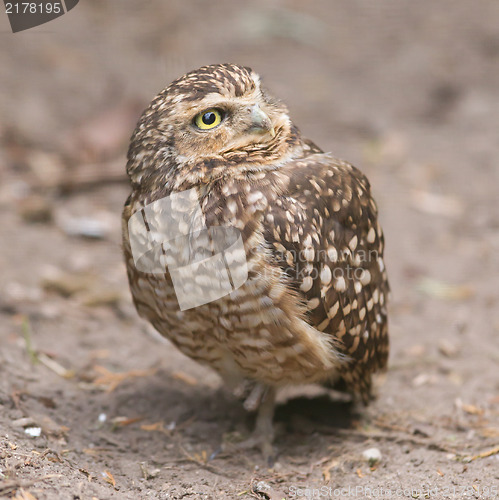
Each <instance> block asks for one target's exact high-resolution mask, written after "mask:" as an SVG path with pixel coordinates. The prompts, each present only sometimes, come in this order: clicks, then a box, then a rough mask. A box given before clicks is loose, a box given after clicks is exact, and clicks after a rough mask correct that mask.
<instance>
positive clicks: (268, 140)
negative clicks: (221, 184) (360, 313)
mask: <svg viewBox="0 0 499 500" xmlns="http://www.w3.org/2000/svg"><path fill="white" fill-rule="evenodd" d="M291 128H292V126H291V122H290V119H289V116H288V111H287V108H286V107H285V106H284V105H283V104H282V103H280V102H279V101H277V100H276V99H274V98H273V97H271V96H270V95H269V94H268V93H267V92H266V91H265V90H264V89H263V88H262V86H261V84H260V77H259V76H258V75H257V74H256V73H254V72H253V71H252V70H251V69H250V68H246V67H243V66H238V65H235V64H217V65H211V66H203V67H202V68H200V69H198V70H195V71H191V72H190V73H187V74H186V75H184V76H182V77H181V78H179V79H177V80H175V81H174V82H172V83H171V84H170V85H169V86H168V87H167V88H166V89H164V90H163V91H162V92H160V93H159V94H158V95H157V96H156V98H155V99H154V100H153V101H152V102H151V104H150V105H149V107H148V108H147V109H146V110H145V111H144V113H143V114H142V117H141V118H140V120H139V123H138V124H137V128H136V130H135V132H134V134H133V136H132V140H131V145H130V149H129V152H128V165H127V171H128V174H129V176H130V178H131V180H132V183H135V184H138V183H141V182H143V181H144V180H145V179H146V178H149V179H150V178H151V177H153V176H154V175H156V176H159V175H161V176H162V178H164V180H169V179H170V178H172V177H174V176H175V175H178V174H179V173H180V172H185V171H189V172H191V173H192V172H194V171H196V172H198V173H202V172H204V174H205V175H206V174H207V173H208V174H209V173H210V172H211V173H212V172H213V167H214V166H215V165H217V164H218V163H221V164H224V165H227V163H230V162H233V163H237V164H240V165H241V164H243V163H244V164H246V165H248V164H253V165H257V164H258V165H260V166H261V165H262V164H264V163H268V162H269V161H276V160H278V159H279V157H280V156H281V155H283V154H284V149H285V148H284V146H285V144H286V141H288V143H289V140H288V139H289V135H290V132H291ZM203 165H211V167H212V170H211V171H210V170H209V169H208V168H202V166H203Z"/></svg>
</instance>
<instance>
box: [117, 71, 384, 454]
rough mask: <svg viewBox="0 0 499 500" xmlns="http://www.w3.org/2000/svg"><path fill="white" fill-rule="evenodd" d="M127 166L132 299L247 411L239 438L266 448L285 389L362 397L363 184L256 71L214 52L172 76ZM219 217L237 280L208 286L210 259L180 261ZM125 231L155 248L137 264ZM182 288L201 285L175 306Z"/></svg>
mask: <svg viewBox="0 0 499 500" xmlns="http://www.w3.org/2000/svg"><path fill="white" fill-rule="evenodd" d="M127 173H128V176H129V179H130V183H131V194H130V196H129V197H128V200H127V201H126V204H125V207H124V211H123V248H124V255H125V262H126V267H127V272H128V280H129V284H130V290H131V294H132V297H133V301H134V303H135V306H136V309H137V311H138V313H139V315H140V316H142V317H143V318H145V319H146V320H148V321H149V322H150V323H151V324H152V325H153V326H154V327H155V328H156V329H157V331H158V332H159V333H160V334H161V335H163V336H165V337H166V338H168V339H169V340H170V341H171V342H172V343H173V344H174V345H175V346H176V347H177V348H178V349H179V350H180V351H181V352H183V353H184V354H186V355H187V356H189V357H190V358H192V359H194V360H196V361H198V362H200V363H202V364H204V365H207V366H209V367H211V368H212V369H214V370H215V371H216V372H217V373H218V374H219V375H220V376H221V377H222V379H223V380H224V381H225V382H226V384H227V385H228V386H229V387H231V388H232V389H233V390H234V391H235V392H236V393H237V394H239V395H242V396H244V398H245V403H244V405H245V407H246V408H247V409H248V410H254V411H257V416H256V425H255V430H254V433H253V435H252V437H251V438H249V439H248V440H247V441H245V442H244V446H257V447H260V448H261V450H262V452H263V454H264V456H266V457H271V456H272V452H273V447H272V442H273V437H274V435H273V425H272V420H273V413H274V406H275V396H276V392H277V391H278V390H279V388H281V387H283V386H286V385H290V384H292V385H297V384H308V383H316V384H321V385H324V386H326V387H333V386H334V387H341V388H342V389H344V390H345V391H347V392H349V393H350V394H352V395H353V396H355V397H357V398H358V399H360V400H362V401H363V402H364V403H367V402H368V401H369V400H370V398H371V392H372V391H371V387H372V376H373V374H374V373H375V372H377V371H379V370H383V369H384V368H385V367H386V364H387V358H388V330H387V309H386V307H387V299H388V293H389V286H388V281H387V275H386V271H385V265H384V261H383V250H384V238H383V233H382V230H381V227H380V224H379V221H378V214H377V207H376V204H375V202H374V200H373V198H372V196H371V191H370V185H369V182H368V180H367V178H366V177H365V176H364V175H363V174H362V173H361V172H360V171H359V170H357V169H356V168H355V167H353V166H352V165H350V164H349V163H347V162H345V161H342V160H339V159H336V158H335V157H333V156H332V155H331V154H329V153H325V152H323V151H322V150H321V149H320V148H319V147H318V146H316V145H315V144H314V143H313V142H312V141H310V140H308V139H306V138H304V137H303V136H302V135H301V133H300V131H299V129H298V128H297V127H296V126H295V124H294V123H293V122H292V121H291V119H290V117H289V114H288V110H287V108H286V106H285V105H284V104H283V103H282V102H280V101H279V100H277V99H275V98H274V97H272V96H271V95H270V94H269V93H268V92H267V90H266V89H265V88H264V87H263V86H262V84H261V82H260V78H259V76H258V75H257V74H256V73H255V72H253V71H252V70H251V69H250V68H247V67H243V66H239V65H235V64H218V65H210V66H204V67H202V68H200V69H198V70H195V71H192V72H190V73H187V74H186V75H184V76H182V77H181V78H179V79H177V80H175V81H174V82H172V83H171V84H170V85H169V86H168V87H166V89H164V90H163V91H162V92H160V93H159V94H158V95H157V96H156V97H155V98H154V100H153V101H152V102H151V104H150V105H149V107H148V108H147V109H146V110H145V111H144V113H143V114H142V116H141V118H140V120H139V122H138V124H137V127H136V129H135V131H134V133H133V135H132V138H131V143H130V147H129V151H128V162H127ZM185 193H188V195H185ZM184 195H185V196H184ZM172 200H177V201H175V202H174V201H172ZM178 200H184V202H185V200H191V201H192V203H190V202H187V203H178ZM163 201H164V203H163ZM177 214H180V216H178V217H177ZM137 217H138V218H139V219H138V220H139V222H141V224H138V225H137V224H135V223H132V222H133V221H135V222H136V221H137ZM172 221H173V222H172ZM175 224H177V225H175ZM134 228H135V229H134ZM137 228H138V229H137ZM216 229H219V230H222V229H223V230H224V231H229V230H232V231H233V235H235V237H234V238H233V240H231V241H235V242H236V243H238V244H239V247H238V248H239V250H241V251H240V252H239V254H238V255H239V260H238V259H237V258H235V257H234V255H232V256H230V255H229V257H231V259H232V261H237V260H238V262H239V264H238V266H237V270H236V273H235V274H236V275H237V276H238V280H237V283H235V282H232V281H230V284H231V287H229V289H228V290H226V293H220V294H218V295H217V296H216V297H215V298H211V296H210V295H209V290H210V289H212V288H213V287H215V288H216V287H217V286H219V283H217V280H222V275H223V273H221V272H219V271H220V269H218V270H216V269H215V267H217V265H218V264H214V263H213V262H212V260H210V258H206V259H205V261H204V264H203V265H201V264H199V262H198V265H197V267H194V268H193V267H192V266H191V267H189V266H188V265H187V264H188V263H189V262H191V261H196V252H197V250H199V248H196V247H199V246H203V245H200V243H199V241H200V240H204V239H203V238H201V237H199V236H197V237H194V236H192V235H193V234H197V235H199V234H200V233H203V231H204V233H207V232H209V231H214V230H216ZM210 234H212V235H213V234H215V233H213V232H212V233H210ZM220 234H221V233H220ZM224 234H225V233H224ZM179 235H180V236H179ZM137 239H139V240H141V241H142V242H146V246H147V242H153V243H154V244H152V245H151V248H152V247H154V245H155V248H156V251H154V249H153V250H152V251H151V252H152V253H151V252H149V253H150V254H151V255H150V256H149V257H147V258H148V259H149V260H148V263H149V264H148V265H142V266H141V265H138V259H137V256H136V255H134V241H136V240H137ZM212 239H213V238H212ZM222 240H223V241H222V243H221V245H219V246H221V247H223V246H224V245H225V244H230V243H231V241H227V238H225V239H224V238H222ZM172 242H173V243H172ZM147 248H149V247H147ZM205 250H206V248H205ZM215 250H216V252H213V255H214V257H217V255H218V256H220V255H222V254H223V248H216V249H215ZM172 255H173V257H172ZM206 255H208V257H209V255H210V254H209V252H208V253H207V254H206ZM206 255H205V256H206ZM175 256H176V257H175ZM241 256H242V257H243V259H241ZM231 259H229V258H228V257H227V259H226V261H225V264H226V265H228V266H229V267H230V264H231V263H230V262H228V261H229V260H231ZM198 260H199V259H198ZM172 262H173V263H174V264H175V265H172ZM217 262H220V259H218V260H217ZM180 264H182V265H180ZM184 264H186V265H185V266H184ZM210 266H212V267H210ZM222 267H223V266H222ZM182 269H190V271H189V272H188V273H184V274H182V273H181V272H180V271H181V270H182ZM210 269H211V270H210ZM240 271H241V272H240ZM217 273H218V274H217ZM229 275H230V273H229ZM233 275H234V273H233ZM224 276H225V277H227V275H224ZM241 276H242V278H243V279H239V278H240V277H241ZM196 284H200V285H199V286H200V287H201V288H199V287H198V288H197V289H196V286H197V285H196ZM203 284H204V285H203ZM202 286H204V287H205V288H204V289H203V288H202ZM179 287H180V288H182V287H183V288H182V291H183V295H184V297H185V296H187V298H189V297H190V296H191V295H192V294H195V291H196V290H198V292H199V290H205V291H206V296H205V297H206V300H205V303H201V304H199V305H196V306H195V307H191V306H188V307H181V306H182V304H181V300H180V295H179V289H180V288H179ZM210 287H211V288H210ZM203 293H204V292H201V295H202V296H203V297H204V295H203Z"/></svg>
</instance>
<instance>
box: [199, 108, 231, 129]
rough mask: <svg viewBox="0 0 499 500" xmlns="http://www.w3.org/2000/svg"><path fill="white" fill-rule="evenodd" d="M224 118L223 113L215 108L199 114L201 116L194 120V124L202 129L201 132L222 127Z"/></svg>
mask: <svg viewBox="0 0 499 500" xmlns="http://www.w3.org/2000/svg"><path fill="white" fill-rule="evenodd" d="M223 118H224V113H223V111H221V110H219V109H214V108H213V109H208V110H207V111H203V112H202V113H199V115H197V116H196V118H194V123H195V125H196V127H197V128H200V129H201V130H209V129H210V128H214V127H216V126H217V125H220V122H221V121H222V120H223Z"/></svg>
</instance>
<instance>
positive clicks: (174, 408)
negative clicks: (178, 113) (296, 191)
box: [0, 0, 499, 500]
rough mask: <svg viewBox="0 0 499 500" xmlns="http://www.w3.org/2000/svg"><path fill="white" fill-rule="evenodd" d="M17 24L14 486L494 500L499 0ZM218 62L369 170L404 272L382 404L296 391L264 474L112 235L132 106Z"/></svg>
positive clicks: (122, 5) (218, 389) (7, 114)
mask: <svg viewBox="0 0 499 500" xmlns="http://www.w3.org/2000/svg"><path fill="white" fill-rule="evenodd" d="M0 39H1V49H0V82H1V94H0V176H1V177H0V208H1V210H0V238H1V239H0V283H1V286H0V346H1V347H0V497H1V498H16V499H24V500H26V499H30V500H32V499H33V498H35V499H38V500H43V499H62V500H66V499H71V500H76V499H81V500H83V499H89V500H90V499H99V500H104V499H148V498H151V499H180V498H189V499H191V498H192V499H238V498H242V499H244V498H262V499H270V500H277V499H279V500H281V499H282V498H286V499H291V498H300V497H301V498H420V499H422V498H434V499H444V498H499V491H498V490H499V290H498V278H499V209H498V201H499V200H498V187H499V141H498V131H499V2H497V0H490V1H487V0H482V1H481V2H470V1H469V0H440V1H438V2H434V1H429V0H419V1H418V2H405V1H402V0H376V1H375V2H374V1H372V0H349V1H348V2H347V1H343V2H342V1H336V0H335V1H331V0H314V1H311V2H303V1H299V0H280V1H275V2H270V1H263V0H260V1H256V0H249V1H247V2H235V1H233V0H220V1H218V2H206V1H203V0H193V1H184V2H182V1H180V0H178V1H177V0H172V1H168V2H166V1H161V0H148V1H144V2H136V1H132V0H120V1H116V0H87V1H82V2H80V4H79V5H78V6H77V7H76V8H74V9H73V10H72V11H71V12H69V13H68V14H67V15H64V16H62V17H60V18H58V19H57V20H55V21H53V22H50V23H48V24H45V25H43V26H40V27H38V28H34V29H32V30H29V31H26V32H21V33H17V34H15V35H14V34H12V33H11V32H10V28H9V24H8V21H7V17H6V15H4V14H0ZM226 61H230V62H237V63H242V64H245V65H248V66H251V67H253V68H254V69H255V70H257V71H258V72H259V73H260V74H261V75H262V76H263V79H264V81H265V83H266V85H267V87H268V88H270V89H271V91H272V92H273V93H274V94H275V95H276V96H278V97H280V98H281V99H283V100H284V101H285V102H286V103H287V104H288V105H289V108H290V112H291V115H292V117H293V119H294V121H295V122H296V123H297V124H298V126H299V127H300V128H301V129H302V131H303V132H304V133H305V134H306V135H307V136H309V137H310V138H312V139H313V140H315V141H316V142H317V143H318V144H319V145H320V146H321V147H322V148H324V149H326V150H330V151H332V152H334V154H335V155H337V156H339V157H341V158H344V159H348V160H349V161H351V162H353V163H354V164H356V165H357V166H358V167H360V168H361V169H362V170H363V171H364V172H365V173H366V174H367V175H368V177H369V178H370V180H371V184H372V186H373V190H374V193H375V197H376V199H377V201H378V204H379V208H380V213H381V219H382V223H383V226H384V229H385V233H386V242H387V243H386V244H387V258H386V263H387V267H388V270H389V276H390V279H391V286H392V301H391V305H390V319H391V322H390V332H391V355H390V366H389V370H388V373H387V374H386V376H384V377H383V380H382V381H381V382H383V383H382V384H380V387H379V398H378V399H377V400H376V401H375V402H374V403H373V404H372V405H371V406H370V407H369V408H367V409H363V408H356V407H355V408H352V407H351V406H350V405H349V404H347V403H345V402H341V401H338V400H334V399H332V398H330V397H328V395H326V394H324V393H321V392H320V391H317V390H314V389H313V388H303V389H300V390H297V391H294V392H293V393H289V394H283V395H282V396H281V398H280V405H279V407H278V411H277V415H276V427H277V439H276V446H277V450H278V456H277V462H276V463H275V466H274V467H273V468H272V469H268V468H267V467H266V466H265V464H263V463H262V462H261V459H260V456H259V454H258V453H257V452H247V453H237V454H236V453H229V452H224V453H218V454H217V453H214V452H216V451H217V450H218V449H219V448H220V445H221V443H222V442H226V441H229V440H231V439H233V440H234V439H238V438H242V437H245V436H247V435H248V433H249V432H250V430H251V426H252V423H253V420H252V418H253V417H252V416H251V415H247V414H246V413H245V411H244V410H243V408H242V406H241V404H240V403H239V402H238V401H237V400H236V399H235V398H233V397H232V396H231V395H230V394H229V393H228V392H226V391H225V390H224V388H223V387H222V386H221V384H220V381H219V379H218V378H217V376H216V375H215V374H213V373H212V372H210V371H209V370H207V369H205V368H203V367H201V366H199V365H197V364H196V363H194V362H193V361H191V360H189V359H186V358H185V357H183V356H182V355H181V354H180V353H179V352H177V351H176V350H175V349H174V348H173V347H172V346H171V345H170V344H169V343H168V342H166V341H163V340H161V339H159V338H158V337H156V336H154V335H152V332H151V331H150V329H149V328H148V327H147V325H145V324H144V323H142V322H141V321H140V320H139V318H138V317H137V315H136V313H135V311H134V308H133V306H132V303H131V299H130V295H129V292H128V287H127V283H126V277H125V269H124V265H123V262H122V258H121V251H120V212H121V207H122V204H123V203H124V200H125V199H126V196H127V193H128V187H127V184H126V179H125V176H124V168H125V153H126V147H127V142H128V138H129V136H130V134H131V131H132V129H133V127H134V124H135V121H136V120H137V118H138V115H139V113H140V112H141V110H142V109H143V108H144V107H145V106H146V105H147V104H148V102H149V101H150V99H151V98H152V97H153V96H154V95H155V94H156V92H157V91H159V90H160V89H161V88H163V87H164V86H166V84H168V83H169V82H170V81H171V80H172V79H173V78H175V77H177V76H179V75H181V74H183V73H184V72H185V71H187V70H189V69H193V68H196V67H198V66H200V65H202V64H206V63H213V62H226ZM371 448H376V449H377V450H379V452H380V454H381V459H380V460H379V461H371V462H370V463H369V462H368V461H367V460H366V458H365V457H364V456H363V453H364V452H365V451H366V450H369V449H371ZM212 454H214V456H213V457H212V456H211V455H212ZM321 487H322V488H323V489H319V488H321ZM313 488H316V490H315V491H314V490H313Z"/></svg>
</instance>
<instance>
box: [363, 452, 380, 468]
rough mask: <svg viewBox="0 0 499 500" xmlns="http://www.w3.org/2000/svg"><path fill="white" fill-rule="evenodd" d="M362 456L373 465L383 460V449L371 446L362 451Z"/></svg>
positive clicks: (370, 465)
mask: <svg viewBox="0 0 499 500" xmlns="http://www.w3.org/2000/svg"><path fill="white" fill-rule="evenodd" d="M362 458H363V459H364V460H366V461H367V463H368V464H369V467H372V466H373V465H375V464H377V463H378V462H379V461H380V460H381V451H379V449H378V448H369V449H367V450H365V451H364V452H363V453H362Z"/></svg>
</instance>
